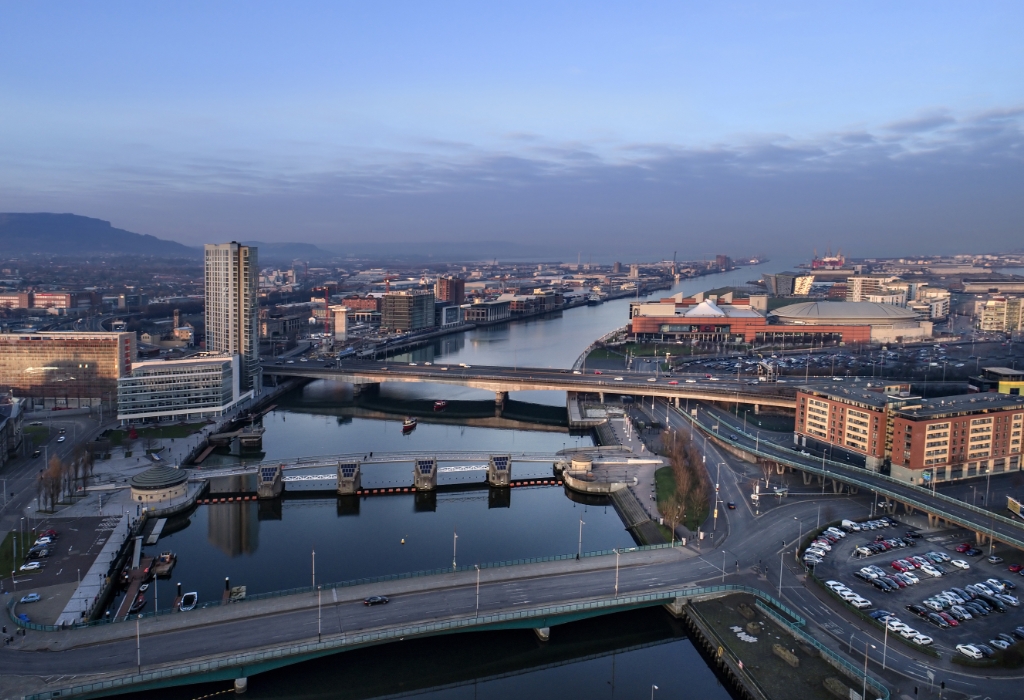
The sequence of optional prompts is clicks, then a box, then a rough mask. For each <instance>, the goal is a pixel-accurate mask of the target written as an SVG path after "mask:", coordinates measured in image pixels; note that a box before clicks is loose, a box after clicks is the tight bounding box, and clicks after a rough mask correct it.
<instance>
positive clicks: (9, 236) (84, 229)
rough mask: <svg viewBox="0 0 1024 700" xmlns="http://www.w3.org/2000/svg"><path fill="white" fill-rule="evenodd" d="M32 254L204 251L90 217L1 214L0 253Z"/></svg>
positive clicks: (193, 254) (184, 254) (188, 253)
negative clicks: (116, 226)
mask: <svg viewBox="0 0 1024 700" xmlns="http://www.w3.org/2000/svg"><path fill="white" fill-rule="evenodd" d="M31 253H52V254H60V255H79V254H84V255H89V254H96V253H102V254H107V255H119V254H120V255H165V256H166V255H169V256H174V257H197V256H198V255H199V254H200V251H199V250H198V249H196V248H189V247H188V246H184V245H182V244H181V243H175V242H174V241H165V240H163V239H160V238H157V237H155V236H147V235H144V234H140V233H132V232H131V231H125V230H124V229H119V228H114V227H113V226H111V225H110V222H109V221H103V220H102V219H91V218H89V217H87V216H78V215H76V214H3V213H0V254H2V255H4V256H13V255H26V254H31Z"/></svg>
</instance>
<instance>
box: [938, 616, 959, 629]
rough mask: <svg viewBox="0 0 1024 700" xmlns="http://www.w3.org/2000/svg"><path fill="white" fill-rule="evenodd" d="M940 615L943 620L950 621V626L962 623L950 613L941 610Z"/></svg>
mask: <svg viewBox="0 0 1024 700" xmlns="http://www.w3.org/2000/svg"><path fill="white" fill-rule="evenodd" d="M939 617H941V618H942V619H943V620H945V621H946V622H947V623H949V626H950V627H956V626H957V625H959V624H960V623H959V622H957V621H956V618H955V617H953V616H952V615H950V614H949V613H945V612H940V613H939Z"/></svg>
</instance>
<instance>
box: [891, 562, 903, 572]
mask: <svg viewBox="0 0 1024 700" xmlns="http://www.w3.org/2000/svg"><path fill="white" fill-rule="evenodd" d="M892 568H894V569H896V570H897V571H899V572H900V573H901V574H902V573H905V572H906V571H907V567H905V566H903V564H901V563H899V562H898V561H894V562H893V563H892Z"/></svg>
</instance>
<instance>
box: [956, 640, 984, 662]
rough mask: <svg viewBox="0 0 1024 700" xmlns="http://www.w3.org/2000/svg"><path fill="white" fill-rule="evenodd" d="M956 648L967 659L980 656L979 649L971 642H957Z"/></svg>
mask: <svg viewBox="0 0 1024 700" xmlns="http://www.w3.org/2000/svg"><path fill="white" fill-rule="evenodd" d="M956 650H957V651H958V652H960V653H961V654H963V655H964V656H966V657H967V658H969V659H980V658H982V653H981V650H980V649H978V647H976V646H974V645H972V644H957V645H956Z"/></svg>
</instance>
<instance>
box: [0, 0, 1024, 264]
mask: <svg viewBox="0 0 1024 700" xmlns="http://www.w3.org/2000/svg"><path fill="white" fill-rule="evenodd" d="M0 17H2V19H0V211H8V212H11V211H21V212H26V211H48V212H70V213H76V214H82V215H86V216H93V217H97V218H101V219H105V220H109V221H111V222H112V223H113V224H114V225H115V226H117V227H120V228H125V229H128V230H132V231H137V232H139V233H148V234H152V235H156V236H159V237H162V238H169V239H173V240H178V241H181V242H183V243H187V244H199V243H203V242H209V241H223V240H231V239H235V240H262V241H302V242H309V243H316V244H318V245H322V246H324V247H330V248H334V249H338V250H344V249H345V247H346V246H348V245H356V244H367V243H372V244H379V245H382V246H392V245H394V246H401V244H403V243H411V242H416V243H417V244H425V243H426V244H429V243H433V242H437V243H446V244H451V243H473V244H474V245H480V244H482V243H487V242H501V243H503V244H505V245H506V246H507V245H508V244H512V245H514V246H517V247H518V246H522V247H523V249H524V252H526V251H529V250H536V251H538V252H539V253H555V254H559V255H565V256H570V255H571V256H572V257H575V253H576V252H582V254H583V256H584V257H587V256H588V255H592V256H594V257H595V258H598V257H605V256H607V255H629V256H631V257H632V258H635V259H640V260H643V259H658V258H662V257H666V256H671V254H672V252H673V251H678V252H679V257H680V258H681V259H687V258H690V259H692V258H697V257H702V256H707V255H714V254H715V253H729V254H734V255H741V254H756V253H761V254H767V255H769V257H770V256H771V255H773V254H780V253H785V254H800V255H803V254H807V255H808V256H810V254H811V253H812V252H813V250H814V249H819V251H823V250H824V249H825V248H826V247H829V246H831V248H832V249H833V250H834V249H836V248H842V249H843V250H844V251H845V252H847V253H848V254H849V255H853V256H862V257H863V256H875V255H901V254H933V253H950V252H991V251H998V250H1011V249H1016V250H1021V249H1022V248H1024V230H1022V221H1024V196H1022V194H1021V193H1022V192H1024V41H1022V40H1021V37H1022V36H1024V3H1021V2H1019V0H1015V1H1013V2H1000V1H998V0H993V1H991V2H985V3H963V2H943V1H941V0H939V1H936V0H927V1H914V0H908V1H906V2H899V3H892V2H871V1H866V2H857V3H821V2H785V1H782V0H780V1H778V2H771V3H764V2H729V1H727V0H726V1H722V2H714V3H712V2H685V3H681V2H678V1H675V2H644V1H643V0H636V1H633V2H620V3H602V2H560V3H559V2H555V3H552V2H550V0H549V1H547V2H512V3H481V2H440V1H439V2H422V0H420V1H419V2H386V1H381V2H372V3H367V2H359V3H356V2H351V3H347V2H340V1H336V2H301V1H300V2H288V3H279V2H278V3H271V2H227V1H225V2H217V3H206V2H175V3H137V2H123V3H119V2H103V1H102V0H101V1H98V2H94V3H77V2H46V3H15V2H6V3H3V4H2V5H0Z"/></svg>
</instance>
